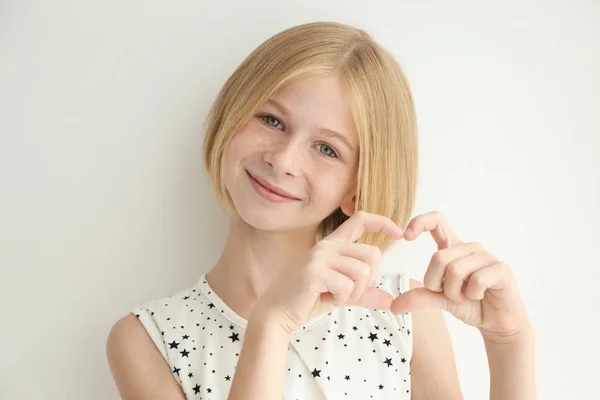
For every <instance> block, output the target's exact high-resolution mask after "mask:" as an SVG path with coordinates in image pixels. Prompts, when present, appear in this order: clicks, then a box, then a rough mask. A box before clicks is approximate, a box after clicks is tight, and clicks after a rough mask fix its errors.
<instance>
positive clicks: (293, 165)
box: [263, 135, 304, 176]
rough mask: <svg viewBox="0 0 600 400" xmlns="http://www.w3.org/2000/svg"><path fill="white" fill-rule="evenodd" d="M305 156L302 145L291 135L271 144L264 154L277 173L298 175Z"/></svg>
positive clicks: (264, 157)
mask: <svg viewBox="0 0 600 400" xmlns="http://www.w3.org/2000/svg"><path fill="white" fill-rule="evenodd" d="M303 158H304V157H303V150H302V145H301V144H300V143H299V141H298V140H294V139H293V138H292V136H291V135H288V137H287V138H286V139H282V140H281V141H279V142H278V143H275V144H273V145H272V146H270V147H269V148H268V149H267V150H265V152H264V154H263V159H264V160H265V161H266V162H268V163H269V164H271V167H273V172H274V173H275V174H276V175H284V174H287V175H292V176H298V174H299V171H300V166H301V165H302V160H303Z"/></svg>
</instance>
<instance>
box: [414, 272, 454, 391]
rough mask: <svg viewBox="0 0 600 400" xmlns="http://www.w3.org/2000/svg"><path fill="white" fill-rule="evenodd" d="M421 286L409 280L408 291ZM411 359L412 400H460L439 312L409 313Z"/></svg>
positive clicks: (446, 336)
mask: <svg viewBox="0 0 600 400" xmlns="http://www.w3.org/2000/svg"><path fill="white" fill-rule="evenodd" d="M418 287H423V284H422V283H421V282H418V281H415V280H413V279H411V281H410V288H411V289H414V288H418ZM412 325H413V331H412V333H411V334H412V335H413V356H412V361H411V363H410V369H411V372H410V376H411V387H412V389H411V391H412V398H413V399H415V400H430V399H435V400H450V399H453V400H454V399H463V396H462V393H461V391H460V385H459V381H458V372H457V370H456V361H455V359H454V349H453V348H452V342H451V341H450V335H449V334H448V328H447V326H446V321H445V320H444V316H443V314H442V311H440V310H437V309H429V310H422V311H414V312H413V313H412Z"/></svg>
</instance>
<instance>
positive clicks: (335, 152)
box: [258, 114, 339, 158]
mask: <svg viewBox="0 0 600 400" xmlns="http://www.w3.org/2000/svg"><path fill="white" fill-rule="evenodd" d="M258 118H260V119H261V120H262V121H263V123H264V124H265V125H267V126H268V127H270V128H275V129H279V128H277V127H275V126H273V125H271V124H268V123H267V122H266V121H265V119H266V118H273V119H276V120H277V121H278V122H279V124H280V125H282V126H283V123H282V122H281V120H280V119H279V118H277V117H275V116H273V115H271V114H260V115H258ZM284 129H285V128H284ZM319 144H322V145H324V146H326V147H329V148H330V149H331V151H332V152H333V154H334V155H333V156H330V155H327V154H325V153H321V152H319V153H321V154H322V155H323V156H324V157H327V158H339V156H338V153H337V151H336V150H335V149H334V148H333V147H332V146H330V145H328V144H325V143H319Z"/></svg>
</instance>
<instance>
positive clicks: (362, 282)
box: [330, 255, 371, 301]
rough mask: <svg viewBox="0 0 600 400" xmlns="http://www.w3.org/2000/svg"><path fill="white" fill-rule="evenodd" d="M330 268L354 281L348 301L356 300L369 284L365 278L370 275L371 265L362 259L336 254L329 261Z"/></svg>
mask: <svg viewBox="0 0 600 400" xmlns="http://www.w3.org/2000/svg"><path fill="white" fill-rule="evenodd" d="M330 269H332V270H334V271H337V272H339V273H341V274H343V275H346V276H347V277H348V278H350V279H351V280H352V281H353V282H354V287H353V289H352V293H351V294H350V297H349V299H348V301H356V300H357V299H358V298H360V296H361V295H362V293H363V292H364V291H365V288H366V287H367V286H368V284H369V283H368V282H367V280H368V279H369V276H370V275H371V266H370V265H369V264H367V263H365V262H364V261H362V260H358V259H356V258H353V257H346V256H341V255H338V256H337V257H335V259H334V260H332V261H331V267H330Z"/></svg>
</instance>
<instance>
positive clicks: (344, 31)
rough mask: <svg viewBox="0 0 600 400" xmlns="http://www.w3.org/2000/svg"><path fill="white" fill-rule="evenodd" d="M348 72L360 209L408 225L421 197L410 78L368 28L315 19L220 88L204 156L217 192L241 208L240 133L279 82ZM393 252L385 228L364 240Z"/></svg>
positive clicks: (331, 221) (337, 218)
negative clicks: (233, 176) (228, 179)
mask: <svg viewBox="0 0 600 400" xmlns="http://www.w3.org/2000/svg"><path fill="white" fill-rule="evenodd" d="M335 73H340V74H341V76H342V79H343V82H344V85H345V90H346V95H347V99H348V101H349V104H350V109H351V113H352V118H353V122H354V126H355V131H356V133H357V135H358V139H359V157H358V159H359V160H358V171H357V176H356V186H355V196H356V200H355V201H356V203H355V204H356V206H355V211H359V210H362V211H366V212H369V213H375V214H381V215H384V216H387V217H389V218H391V219H392V220H393V221H394V222H396V223H397V224H398V225H399V226H400V227H402V228H405V227H406V225H407V224H408V222H409V220H410V216H411V213H412V209H413V207H414V203H415V196H416V186H417V166H418V148H417V127H416V115H415V109H414V103H413V98H412V94H411V91H410V87H409V84H408V81H407V80H406V78H405V76H404V73H403V71H402V70H401V68H400V66H399V65H398V63H397V62H396V60H395V59H394V57H393V56H392V55H391V54H390V53H389V52H388V51H387V50H386V49H385V48H384V47H382V46H381V45H380V44H378V43H377V42H375V41H374V40H373V39H372V38H371V36H370V35H369V34H368V33H367V32H365V31H364V30H362V29H358V28H355V27H351V26H349V25H344V24H341V23H336V22H312V23H307V24H302V25H298V26H295V27H292V28H289V29H286V30H284V31H281V32H279V33H277V34H276V35H274V36H272V37H271V38H269V39H267V40H266V41H265V42H263V43H262V44H261V45H260V46H258V47H257V48H256V49H255V50H254V51H253V52H252V53H251V54H250V55H248V57H247V58H246V59H245V60H244V61H243V62H242V63H241V64H240V65H239V66H238V68H237V69H236V70H235V71H234V72H233V74H232V75H231V76H230V77H229V79H228V80H227V82H225V84H224V85H223V87H222V89H221V91H220V92H219V94H218V95H217V97H216V99H215V101H214V103H213V106H212V108H211V110H210V112H209V114H208V117H207V119H206V122H205V138H204V149H203V158H204V166H205V168H206V170H207V172H208V175H209V176H210V180H211V184H212V187H213V191H214V193H215V195H216V197H217V200H218V201H219V203H220V204H221V205H222V206H223V205H225V207H226V211H228V212H229V213H230V215H237V211H236V209H235V206H234V204H233V200H232V199H231V196H230V194H229V192H228V191H227V189H226V188H225V183H224V180H223V179H222V177H221V173H222V160H223V156H224V153H225V150H226V149H227V147H228V146H229V143H230V141H231V139H232V138H233V136H234V135H235V134H236V133H237V132H239V131H240V130H241V129H242V128H243V127H244V126H245V125H246V124H247V123H248V122H249V121H250V120H251V118H252V117H253V115H254V114H255V113H256V111H257V110H258V109H259V108H260V107H261V106H262V105H263V104H264V103H265V102H266V101H267V100H268V99H269V97H270V96H271V95H272V94H273V93H274V92H276V91H277V90H278V89H279V88H281V87H282V86H284V85H285V84H287V83H289V82H290V81H292V80H293V79H296V78H299V77H305V76H310V75H319V74H320V75H328V74H335ZM347 219H348V216H346V215H345V214H344V213H343V212H342V211H341V209H340V208H338V209H336V210H335V211H334V212H333V213H332V214H330V215H329V216H328V217H327V218H325V219H324V220H323V221H322V222H321V224H320V225H319V227H318V230H317V236H318V238H322V237H325V236H327V235H328V234H330V233H331V232H333V231H334V230H335V229H337V228H338V227H339V226H340V225H341V224H342V223H343V222H344V221H346V220H347ZM357 242H360V243H367V244H371V245H375V246H377V247H379V248H380V249H381V251H382V252H383V251H385V250H386V249H387V248H388V247H389V245H390V244H391V243H392V240H390V239H389V238H388V237H387V236H385V235H384V234H382V233H379V232H365V233H364V234H363V235H362V236H361V238H360V239H359V240H358V241H357Z"/></svg>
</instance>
